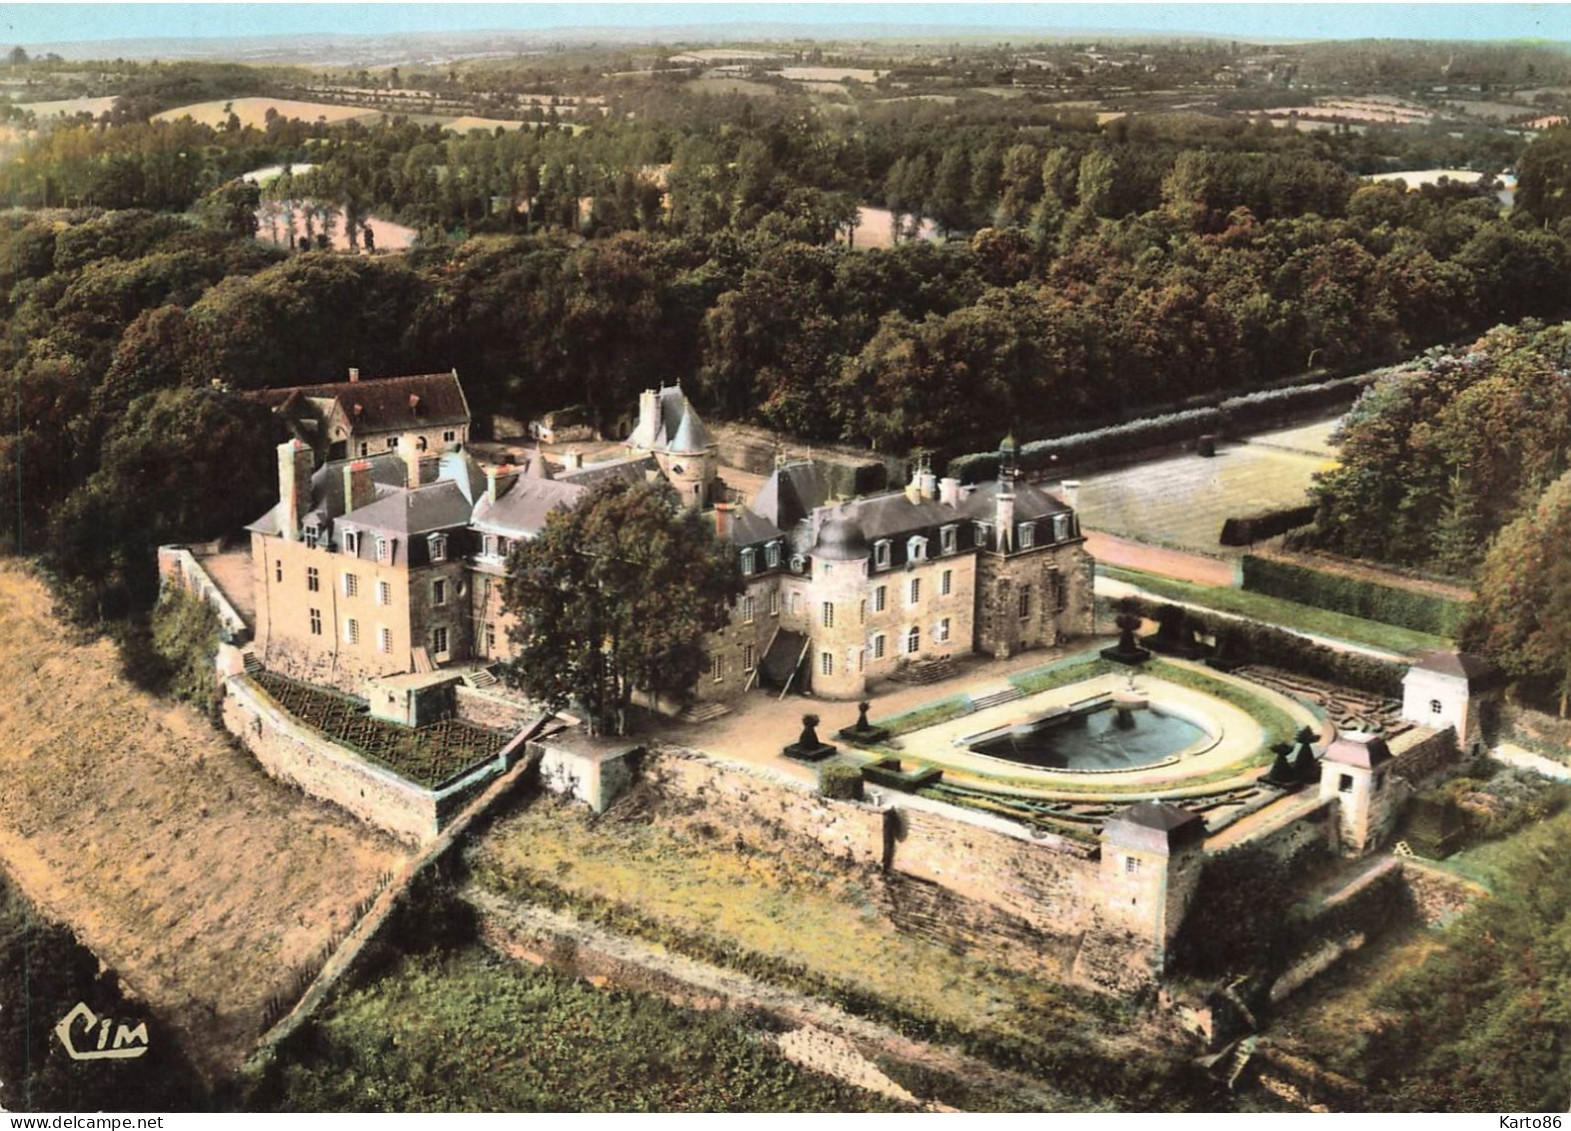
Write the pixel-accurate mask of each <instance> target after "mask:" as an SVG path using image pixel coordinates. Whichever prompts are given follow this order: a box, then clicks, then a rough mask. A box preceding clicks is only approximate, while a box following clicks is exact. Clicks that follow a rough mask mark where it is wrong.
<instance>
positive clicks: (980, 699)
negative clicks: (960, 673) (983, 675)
mask: <svg viewBox="0 0 1571 1131" xmlns="http://www.w3.org/2000/svg"><path fill="white" fill-rule="evenodd" d="M1024 698H1025V692H1023V691H1021V690H1020V689H1019V688H1018V687H1016V686H1015V685H1014V684H1012V683H1011V684H1009V685H1007V686H1005V687H995V688H994V689H993V690H991V691H984V692H982V694H980V695H976V694H973V695H972V696H971V706H972V708H973V709H975V710H978V711H985V710H987V709H988V708H989V707H997V706H999V705H1000V704H1002V703H1013V702H1014V701H1015V700H1016V699H1024Z"/></svg>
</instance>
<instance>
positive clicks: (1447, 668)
mask: <svg viewBox="0 0 1571 1131" xmlns="http://www.w3.org/2000/svg"><path fill="white" fill-rule="evenodd" d="M1413 667H1415V668H1417V669H1419V670H1421V671H1426V672H1437V673H1439V674H1440V675H1449V676H1455V677H1456V678H1458V679H1465V680H1467V681H1468V682H1469V683H1482V682H1488V681H1489V680H1490V679H1492V678H1493V677H1494V676H1495V675H1497V674H1498V673H1497V672H1496V671H1495V668H1494V665H1492V664H1491V663H1490V662H1489V661H1488V660H1486V659H1484V657H1482V656H1475V655H1473V654H1472V653H1471V652H1444V651H1442V652H1430V653H1428V654H1426V655H1423V656H1420V657H1419V658H1418V662H1417V663H1415V664H1414V665H1413Z"/></svg>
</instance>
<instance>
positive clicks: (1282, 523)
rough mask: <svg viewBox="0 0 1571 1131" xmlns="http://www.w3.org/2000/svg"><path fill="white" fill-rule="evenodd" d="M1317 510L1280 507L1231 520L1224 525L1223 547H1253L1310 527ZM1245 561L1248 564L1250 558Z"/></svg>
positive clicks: (1310, 505)
mask: <svg viewBox="0 0 1571 1131" xmlns="http://www.w3.org/2000/svg"><path fill="white" fill-rule="evenodd" d="M1315 509H1316V508H1315V504H1313V503H1306V504H1305V505H1303V506H1301V507H1280V508H1278V509H1276V510H1269V511H1260V512H1258V513H1257V514H1248V515H1244V516H1242V517H1239V518H1230V519H1228V520H1227V521H1226V522H1224V523H1223V524H1222V538H1221V542H1222V545H1224V546H1252V545H1253V544H1254V543H1256V542H1264V541H1265V540H1266V539H1267V538H1275V537H1276V536H1277V535H1278V534H1286V533H1287V532H1288V531H1289V530H1293V529H1295V528H1296V527H1300V526H1308V525H1309V524H1310V523H1311V522H1313V521H1314V520H1315ZM1244 560H1245V561H1246V562H1247V561H1248V558H1245V559H1244ZM1245 588H1246V589H1247V588H1248V586H1247V585H1246V586H1245Z"/></svg>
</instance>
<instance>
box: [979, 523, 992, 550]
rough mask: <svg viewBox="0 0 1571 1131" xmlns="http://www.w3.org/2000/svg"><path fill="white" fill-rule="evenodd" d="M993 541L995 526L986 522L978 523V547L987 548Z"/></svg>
mask: <svg viewBox="0 0 1571 1131" xmlns="http://www.w3.org/2000/svg"><path fill="white" fill-rule="evenodd" d="M992 543H993V528H992V527H991V526H989V525H988V524H987V523H985V522H979V523H977V524H976V544H977V548H978V549H982V550H985V549H987V548H988V547H989V546H991V545H992Z"/></svg>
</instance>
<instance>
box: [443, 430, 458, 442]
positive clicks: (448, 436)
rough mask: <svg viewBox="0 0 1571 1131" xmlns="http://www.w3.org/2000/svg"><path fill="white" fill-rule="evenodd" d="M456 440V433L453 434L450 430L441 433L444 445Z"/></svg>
mask: <svg viewBox="0 0 1571 1131" xmlns="http://www.w3.org/2000/svg"><path fill="white" fill-rule="evenodd" d="M456 439H458V433H457V432H454V431H453V430H452V429H448V430H447V431H446V432H443V433H442V443H444V444H451V443H452V442H453V441H454V440H456Z"/></svg>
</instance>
